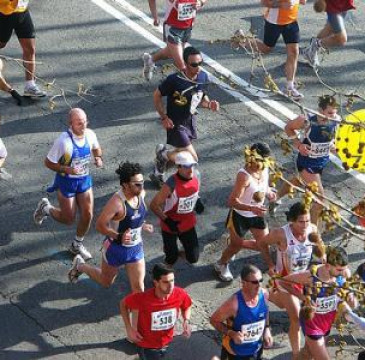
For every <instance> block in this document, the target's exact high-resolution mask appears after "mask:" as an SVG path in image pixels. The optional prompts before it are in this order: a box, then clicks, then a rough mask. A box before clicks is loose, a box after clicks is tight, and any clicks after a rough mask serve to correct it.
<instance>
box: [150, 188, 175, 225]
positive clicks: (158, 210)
mask: <svg viewBox="0 0 365 360" xmlns="http://www.w3.org/2000/svg"><path fill="white" fill-rule="evenodd" d="M171 193H172V192H171V189H170V187H169V186H168V185H166V184H163V185H162V188H161V190H160V191H159V192H158V193H157V194H156V195H155V197H154V198H153V199H152V201H151V203H150V209H151V211H152V212H153V213H154V214H155V215H156V216H157V217H158V218H160V219H161V220H162V221H164V220H166V218H167V216H166V215H165V213H164V212H163V210H162V209H163V205H164V204H165V201H166V199H167V198H168V197H170V195H171Z"/></svg>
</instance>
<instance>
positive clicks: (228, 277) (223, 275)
mask: <svg viewBox="0 0 365 360" xmlns="http://www.w3.org/2000/svg"><path fill="white" fill-rule="evenodd" d="M214 270H215V271H216V273H217V275H218V276H219V278H220V279H221V280H222V281H225V282H229V281H232V280H233V275H232V273H231V271H230V270H229V265H228V264H220V263H219V262H218V261H217V262H216V263H215V264H214Z"/></svg>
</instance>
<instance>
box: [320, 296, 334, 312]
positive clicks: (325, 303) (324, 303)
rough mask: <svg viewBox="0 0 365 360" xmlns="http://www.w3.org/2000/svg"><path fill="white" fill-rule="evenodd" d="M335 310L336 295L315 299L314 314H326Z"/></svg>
mask: <svg viewBox="0 0 365 360" xmlns="http://www.w3.org/2000/svg"><path fill="white" fill-rule="evenodd" d="M336 309H337V297H336V295H332V296H326V297H323V298H317V300H316V313H318V314H327V313H329V312H332V311H335V310H336Z"/></svg>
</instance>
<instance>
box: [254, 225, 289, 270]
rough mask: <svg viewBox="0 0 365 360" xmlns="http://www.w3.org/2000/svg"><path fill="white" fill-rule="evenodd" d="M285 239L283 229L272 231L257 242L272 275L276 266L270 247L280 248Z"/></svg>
mask: <svg viewBox="0 0 365 360" xmlns="http://www.w3.org/2000/svg"><path fill="white" fill-rule="evenodd" d="M282 238H283V230H282V229H272V230H270V232H269V233H268V234H267V235H266V236H265V237H264V238H262V239H261V240H260V241H258V242H257V245H258V248H259V250H260V251H261V254H262V257H263V259H264V261H265V262H266V264H267V266H268V267H269V273H270V275H272V274H273V273H274V271H275V264H274V263H273V261H272V260H271V256H270V251H269V249H270V246H271V245H277V246H279V245H280V243H281V241H282Z"/></svg>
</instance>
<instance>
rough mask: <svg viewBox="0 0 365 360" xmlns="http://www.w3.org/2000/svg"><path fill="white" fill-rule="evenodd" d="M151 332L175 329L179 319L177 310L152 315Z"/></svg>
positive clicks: (157, 312)
mask: <svg viewBox="0 0 365 360" xmlns="http://www.w3.org/2000/svg"><path fill="white" fill-rule="evenodd" d="M151 315H152V322H151V330H152V331H161V330H168V329H171V328H172V327H174V325H175V322H176V317H177V311H176V309H169V310H163V311H156V312H153V313H152V314H151Z"/></svg>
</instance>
